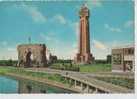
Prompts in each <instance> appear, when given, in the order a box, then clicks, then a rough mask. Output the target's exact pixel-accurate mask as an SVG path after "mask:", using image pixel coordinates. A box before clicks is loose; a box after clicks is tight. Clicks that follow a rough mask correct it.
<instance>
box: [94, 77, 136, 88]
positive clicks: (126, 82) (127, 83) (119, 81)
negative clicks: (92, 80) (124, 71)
mask: <svg viewBox="0 0 137 99" xmlns="http://www.w3.org/2000/svg"><path fill="white" fill-rule="evenodd" d="M96 78H97V79H98V80H102V81H105V82H108V83H112V84H115V85H119V86H122V87H126V88H129V89H134V79H127V78H115V77H96Z"/></svg>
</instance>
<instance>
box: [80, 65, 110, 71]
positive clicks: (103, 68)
mask: <svg viewBox="0 0 137 99" xmlns="http://www.w3.org/2000/svg"><path fill="white" fill-rule="evenodd" d="M79 67H80V72H111V64H89V65H80V66H79Z"/></svg>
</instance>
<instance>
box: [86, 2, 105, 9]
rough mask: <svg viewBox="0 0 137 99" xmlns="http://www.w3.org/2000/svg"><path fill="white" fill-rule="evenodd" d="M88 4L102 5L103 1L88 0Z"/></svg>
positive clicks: (90, 5) (93, 5)
mask: <svg viewBox="0 0 137 99" xmlns="http://www.w3.org/2000/svg"><path fill="white" fill-rule="evenodd" d="M86 3H87V5H88V7H89V8H95V7H101V6H102V1H101V0H88V1H87V2H86Z"/></svg>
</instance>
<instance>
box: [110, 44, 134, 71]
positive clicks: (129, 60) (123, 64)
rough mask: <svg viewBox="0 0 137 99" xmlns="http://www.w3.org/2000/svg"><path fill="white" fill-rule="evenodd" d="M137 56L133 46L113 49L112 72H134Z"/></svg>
mask: <svg viewBox="0 0 137 99" xmlns="http://www.w3.org/2000/svg"><path fill="white" fill-rule="evenodd" d="M134 68H135V54H134V47H133V46H126V47H120V48H113V49H112V71H124V72H134V70H135V69H134Z"/></svg>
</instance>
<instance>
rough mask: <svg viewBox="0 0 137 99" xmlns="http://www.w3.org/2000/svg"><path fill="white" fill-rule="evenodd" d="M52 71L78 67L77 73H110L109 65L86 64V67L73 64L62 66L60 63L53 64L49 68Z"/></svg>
mask: <svg viewBox="0 0 137 99" xmlns="http://www.w3.org/2000/svg"><path fill="white" fill-rule="evenodd" d="M51 67H52V68H54V69H62V68H66V67H68V68H74V67H76V68H77V67H78V68H79V72H90V73H92V72H93V73H95V72H111V64H87V65H76V64H73V65H72V66H70V64H69V63H64V66H63V65H62V63H55V64H53V65H52V66H51Z"/></svg>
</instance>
